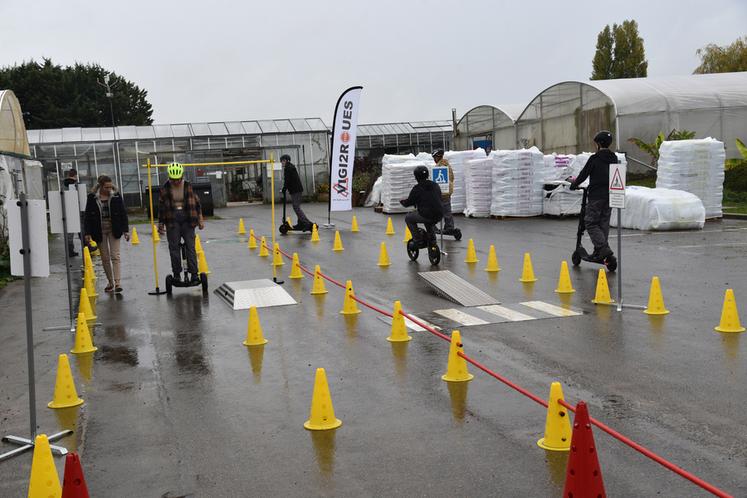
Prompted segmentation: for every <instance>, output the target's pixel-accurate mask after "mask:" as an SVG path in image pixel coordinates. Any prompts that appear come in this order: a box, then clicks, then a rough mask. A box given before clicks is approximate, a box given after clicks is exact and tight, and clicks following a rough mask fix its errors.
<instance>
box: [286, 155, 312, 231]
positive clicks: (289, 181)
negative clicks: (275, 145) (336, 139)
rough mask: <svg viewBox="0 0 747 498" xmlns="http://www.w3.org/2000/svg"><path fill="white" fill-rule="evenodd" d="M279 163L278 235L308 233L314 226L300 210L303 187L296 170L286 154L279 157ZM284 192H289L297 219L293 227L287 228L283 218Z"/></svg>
mask: <svg viewBox="0 0 747 498" xmlns="http://www.w3.org/2000/svg"><path fill="white" fill-rule="evenodd" d="M280 163H281V164H282V165H283V188H282V193H283V223H282V224H281V225H280V233H282V234H283V235H285V234H286V233H288V232H289V231H291V230H297V231H302V232H310V231H311V229H312V227H313V225H314V224H313V223H312V222H311V221H309V219H308V218H307V217H306V214H305V213H304V212H303V209H301V199H302V196H303V185H302V184H301V178H300V177H299V176H298V170H296V167H295V166H294V165H293V163H292V162H291V158H290V156H289V155H288V154H283V155H282V156H280ZM286 192H290V197H291V202H292V203H293V210H294V211H295V212H296V217H297V218H298V223H297V224H296V225H294V226H289V225H288V223H287V221H286V218H285V194H286Z"/></svg>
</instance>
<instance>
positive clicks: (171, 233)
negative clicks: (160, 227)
mask: <svg viewBox="0 0 747 498" xmlns="http://www.w3.org/2000/svg"><path fill="white" fill-rule="evenodd" d="M166 238H167V239H168V241H169V256H171V274H172V275H174V276H178V275H181V272H182V253H181V249H180V248H179V243H180V242H181V240H182V239H184V247H185V249H186V251H187V270H188V271H189V273H191V274H192V275H197V253H196V252H195V227H193V226H192V225H191V224H190V223H189V217H188V216H187V214H186V213H185V212H184V210H183V209H177V210H176V212H175V215H174V220H173V221H172V222H171V223H169V224H168V225H166Z"/></svg>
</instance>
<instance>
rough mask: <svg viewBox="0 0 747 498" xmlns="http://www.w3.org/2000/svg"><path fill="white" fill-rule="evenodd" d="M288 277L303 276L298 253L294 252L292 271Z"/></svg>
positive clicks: (296, 277)
mask: <svg viewBox="0 0 747 498" xmlns="http://www.w3.org/2000/svg"><path fill="white" fill-rule="evenodd" d="M288 278H294V279H298V278H303V272H301V263H299V262H298V253H297V252H294V253H293V263H291V273H290V276H289V277H288Z"/></svg>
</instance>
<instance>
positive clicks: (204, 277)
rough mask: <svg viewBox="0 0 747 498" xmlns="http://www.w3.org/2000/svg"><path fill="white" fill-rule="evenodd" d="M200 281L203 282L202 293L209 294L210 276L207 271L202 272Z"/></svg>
mask: <svg viewBox="0 0 747 498" xmlns="http://www.w3.org/2000/svg"><path fill="white" fill-rule="evenodd" d="M200 283H201V284H202V293H203V294H204V295H207V293H208V278H207V273H200Z"/></svg>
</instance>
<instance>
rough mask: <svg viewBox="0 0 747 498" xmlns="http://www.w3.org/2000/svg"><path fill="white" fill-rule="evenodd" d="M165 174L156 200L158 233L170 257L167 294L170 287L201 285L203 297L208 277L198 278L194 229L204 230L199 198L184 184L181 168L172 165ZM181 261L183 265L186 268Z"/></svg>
mask: <svg viewBox="0 0 747 498" xmlns="http://www.w3.org/2000/svg"><path fill="white" fill-rule="evenodd" d="M167 172H168V175H169V180H168V181H167V182H166V183H165V184H164V185H163V187H161V192H160V196H159V199H158V232H159V233H160V234H164V233H165V234H166V237H167V239H168V241H169V255H170V256H171V272H172V273H171V275H167V276H166V292H167V293H168V294H171V289H172V287H194V286H198V285H202V290H203V293H205V292H207V275H206V274H205V273H200V274H198V269H197V253H196V251H195V227H199V228H200V230H202V229H204V228H205V222H204V220H203V218H202V207H201V205H200V198H199V197H198V196H197V194H195V193H194V191H193V190H192V185H190V183H189V182H186V181H184V166H182V165H181V164H179V163H171V164H169V165H168V167H167ZM182 260H184V261H186V268H184V267H183V265H182ZM182 271H184V279H183V280H182V275H181V274H182Z"/></svg>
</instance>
